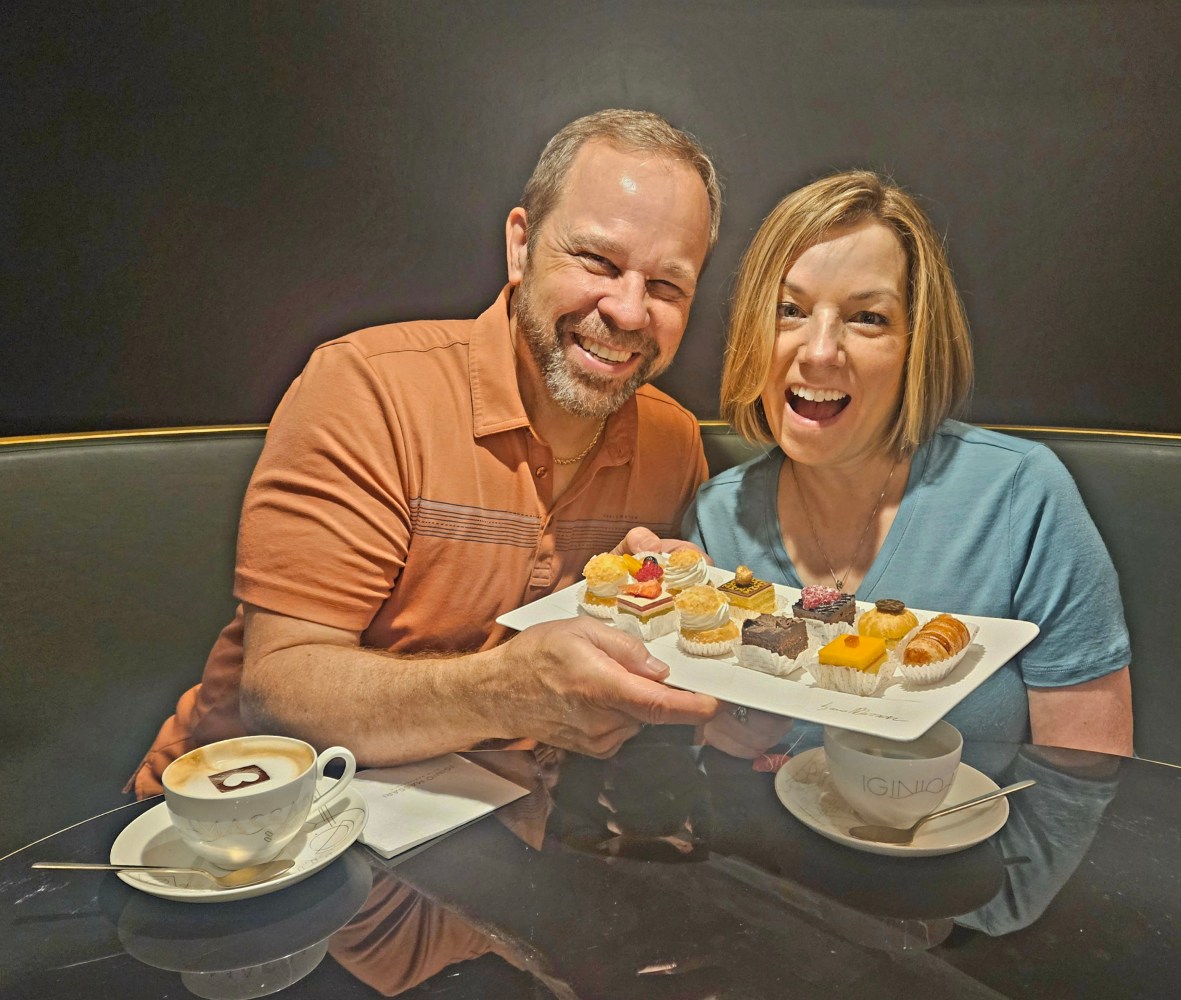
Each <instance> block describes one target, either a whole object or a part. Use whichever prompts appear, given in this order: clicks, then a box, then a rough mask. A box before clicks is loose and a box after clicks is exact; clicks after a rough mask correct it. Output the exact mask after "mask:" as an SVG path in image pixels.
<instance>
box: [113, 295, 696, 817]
mask: <svg viewBox="0 0 1181 1000" xmlns="http://www.w3.org/2000/svg"><path fill="white" fill-rule="evenodd" d="M508 292H509V290H508V289H507V288H506V289H505V290H504V291H503V292H502V293H501V295H500V297H499V298H498V299H497V300H496V302H495V303H494V304H493V305H492V306H491V308H489V309H488V310H487V311H486V312H484V313H483V315H481V316H480V317H479V318H478V319H476V320H441V321H424V322H414V323H397V324H390V325H386V326H378V327H372V328H370V329H367V330H361V331H359V332H357V333H353V334H349V335H348V336H346V337H342V338H340V339H339V340H334V341H331V342H329V343H327V344H324V345H322V346H321V347H319V348H317V350H316V351H315V352H313V354H312V357H311V359H310V361H309V362H308V365H307V367H306V368H305V369H304V371H303V373H302V374H301V375H300V376H299V378H298V379H296V381H295V382H294V383H293V384H292V386H291V388H290V389H289V390H288V391H287V394H286V395H285V396H284V398H283V400H282V402H281V403H280V404H279V408H278V410H277V411H276V412H275V416H274V419H273V420H272V422H271V425H270V429H269V430H268V432H267V439H266V444H265V446H264V448H263V451H262V455H261V456H260V458H259V461H258V465H257V466H256V467H255V470H254V475H253V476H252V478H251V481H250V485H249V487H248V488H247V490H246V498H245V502H244V504H243V508H242V521H241V524H240V528H239V534H238V557H237V568H236V572H235V587H234V593H235V596H236V597H237V598H238V599H239V600H241V601H244V602H247V603H250V604H254V605H257V606H259V607H262V608H266V609H268V610H271V611H275V612H278V613H280V614H285V615H289V616H291V617H294V618H302V619H305V620H307V621H313V622H318V623H320V624H324V625H330V626H334V627H336V628H342V629H349V630H360V631H361V632H362V639H361V641H362V644H363V645H365V646H368V647H370V648H378V649H387V650H390V651H392V652H394V653H422V652H469V651H474V650H479V649H487V648H488V647H490V646H494V645H496V644H498V643H500V642H502V641H503V640H504V639H505V638H506V637H507V635H508V634H509V630H507V629H504V628H503V627H501V626H499V625H497V624H495V619H496V617H497V616H498V615H500V614H503V613H504V612H506V611H510V610H512V609H513V608H516V607H519V606H521V605H522V604H527V603H529V602H530V601H534V600H536V599H537V598H539V597H544V596H545V595H546V594H549V593H551V592H553V591H555V590H558V589H560V588H562V587H565V586H568V585H569V584H571V583H574V582H575V581H576V580H578V579H579V578H580V576H581V570H582V567H583V565H584V564H585V563H586V560H587V559H588V558H590V556H592V555H594V554H595V553H596V552H603V551H606V550H609V549H611V548H613V547H614V546H615V545H616V544H617V543H618V542H619V540H620V539H621V538H622V537H623V536H624V534H626V532H627V530H628V529H629V528H631V527H633V526H635V525H646V526H648V527H649V528H651V529H652V530H653V531H654V532H656V533H657V534H658V535H661V536H668V535H674V534H676V533H677V532H678V531H679V527H680V518H681V513H682V511H683V510H684V508H685V506H686V505H687V504H688V502H689V500H690V499H691V497H692V496H693V494H694V493H695V492H696V490H697V487H698V486H699V485H700V484H701V483H702V482H703V481H704V480H705V478H706V464H705V456H704V453H703V452H702V447H701V437H700V432H699V430H698V426H697V420H696V418H695V417H694V416H693V414H691V413H690V412H689V411H688V410H686V409H685V408H684V407H682V406H680V405H679V404H678V403H676V402H675V401H674V400H673V399H671V398H670V397H668V396H666V395H665V394H664V393H662V392H660V391H659V390H657V389H654V388H652V387H650V386H644V387H643V388H641V389H640V390H639V391H638V392H637V393H636V395H635V396H634V397H633V398H632V399H631V400H629V401H628V402H627V403H626V404H625V405H624V406H623V407H622V408H621V409H620V410H619V411H618V412H616V413H615V414H613V415H612V416H611V417H610V419H609V420H608V421H607V425H606V428H605V429H604V431H603V438H602V441H601V442H600V444H599V446H598V448H596V449H595V452H594V454H593V455H592V456H590V457H589V458H588V459H587V460H586V461H584V462H583V464H582V467H581V468H580V469H579V471H578V473H577V475H576V477H575V479H574V480H573V482H571V484H570V485H569V487H568V488H567V489H566V491H565V492H564V493H563V494H562V495H561V496H560V497H559V498H558V499H557V500H556V501H555V500H554V497H553V490H552V483H553V468H554V466H553V453H552V452H551V451H550V448H549V446H548V445H547V444H545V443H544V442H543V441H541V440H539V439H538V438H537V437H536V436H535V435H534V434H533V431H532V429H531V427H530V425H529V419H528V417H527V416H526V414H525V407H524V404H523V403H522V402H521V396H520V392H519V391H518V388H517V381H516V377H515V370H516V369H515V359H514V355H513V348H512V342H511V339H510V333H509V311H508ZM390 669H397V663H396V661H391V666H390ZM241 670H242V612H241V609H239V611H238V615H237V617H236V618H235V620H234V621H233V622H231V623H230V625H228V626H227V627H226V629H225V630H224V631H223V632H222V634H221V636H220V637H219V639H218V641H217V643H216V645H215V646H214V648H213V650H212V652H211V653H210V656H209V660H208V661H207V663H206V665H205V672H204V675H203V677H202V681H201V683H200V684H199V685H197V686H196V687H194V688H192V689H191V690H189V691H187V692H186V693H185V694H184V695H182V696H181V699H180V701H179V703H178V705H177V710H176V714H175V715H173V716H171V717H170V718H169V719H168V720H167V721H166V722H165V723H164V726H163V727H162V728H161V730H160V733H159V735H158V736H157V737H156V741H155V743H154V744H153V746H152V749H151V750H150V751H149V753H148V755H147V757H145V759H144V761H143V763H142V764H141V765H140V768H139V769H138V771H137V773H136V774H135V775H134V776H133V779H132V784H134V788H135V791H136V792H137V794H139V795H140V796H141V797H142V796H144V795H149V794H155V793H156V792H158V791H159V790H160V784H159V776H160V774H161V773H162V772H163V769H164V767H165V766H167V764H168V763H169V762H170V761H172V760H173V759H174V758H176V757H177V756H179V755H180V754H182V753H185V752H187V751H188V750H190V749H192V748H193V747H194V746H198V745H201V744H204V743H209V742H212V741H214V740H218V739H225V738H227V737H229V736H234V735H239V734H242V733H244V732H245V729H244V726H243V724H242V720H241V717H240V715H239V711H238V682H239V679H240V676H241Z"/></svg>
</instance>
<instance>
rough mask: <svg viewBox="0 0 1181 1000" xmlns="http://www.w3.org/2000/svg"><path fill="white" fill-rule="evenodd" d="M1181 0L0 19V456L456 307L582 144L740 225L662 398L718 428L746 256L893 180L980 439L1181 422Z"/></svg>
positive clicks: (45, 14)
mask: <svg viewBox="0 0 1181 1000" xmlns="http://www.w3.org/2000/svg"><path fill="white" fill-rule="evenodd" d="M1179 43H1181V4H1176V3H1159V4H1129V3H1105V4H1094V5H1091V4H1081V3H1011V4H993V3H983V2H982V3H966V2H965V3H901V2H899V3H860V4H855V3H827V4H806V3H790V2H783V3H769V2H749V3H737V2H732V3H723V2H704V0H699V2H686V3H681V2H651V3H639V2H634V3H609V2H594V0H582V2H579V3H567V2H557V3H555V2H544V0H521V2H513V3H483V4H481V3H457V2H449V3H427V2H419V3H405V2H388V3H379V2H373V0H370V2H351V3H350V2H336V3H326V2H307V0H303V2H275V3H245V2H221V3H206V2H180V3H131V2H129V0H127V2H119V3H110V2H107V3H87V4H70V3H57V4H53V5H44V6H42V5H35V4H32V3H27V4H10V5H5V7H4V11H3V13H0V72H3V74H4V81H3V83H4V86H3V88H2V93H0V101H2V104H0V111H2V114H3V120H2V122H0V126H2V127H0V218H2V219H3V228H2V235H0V247H2V251H0V252H2V253H3V259H2V261H0V263H2V267H0V281H2V282H3V286H2V289H3V301H2V312H0V339H2V342H3V343H2V345H0V346H2V350H0V435H4V434H26V433H37V432H51V431H69V430H89V429H103V428H122V427H145V426H162V425H187V424H205V423H236V422H258V421H263V420H265V419H267V417H268V416H269V415H270V412H271V410H272V408H273V407H274V405H275V403H276V401H277V399H278V397H279V395H280V394H281V392H282V390H283V389H284V387H285V386H286V384H287V383H288V382H289V381H290V379H291V378H292V377H293V376H294V375H295V374H296V373H297V372H298V370H299V368H300V367H301V365H302V363H303V361H304V359H305V358H306V356H307V353H308V351H309V350H310V349H311V348H312V347H313V346H314V345H315V344H316V343H318V342H320V341H322V340H325V339H328V338H330V337H332V336H335V335H337V334H340V333H343V332H346V331H348V330H350V329H353V328H356V327H359V326H363V325H367V324H370V323H374V322H379V321H383V320H389V319H402V318H409V317H417V316H468V315H473V314H475V313H476V312H477V311H479V310H480V309H481V308H482V307H483V306H484V305H486V304H487V302H488V301H490V299H491V297H492V296H493V295H494V294H495V293H496V291H497V290H498V288H499V287H500V285H501V283H502V281H503V271H504V265H503V235H502V234H503V219H504V216H505V214H506V213H507V211H508V210H509V208H511V207H512V205H513V204H514V202H515V199H516V197H517V195H518V193H519V190H520V187H521V185H522V183H523V182H524V179H525V177H526V175H527V174H528V172H529V169H530V167H531V165H532V162H533V161H534V159H535V158H536V155H537V153H538V151H539V150H540V147H541V146H542V144H543V143H544V141H545V139H546V138H548V136H549V135H550V134H552V133H553V132H554V131H555V130H556V129H557V128H558V127H560V126H561V125H562V124H563V123H565V122H566V121H568V120H569V119H571V118H573V117H575V116H577V115H578V114H581V113H583V112H586V111H590V110H593V109H596V108H600V107H605V106H631V107H645V108H651V109H654V110H657V111H660V112H662V113H664V114H665V115H666V116H668V117H669V118H671V119H672V120H673V121H675V122H676V123H678V124H681V125H684V126H686V127H688V128H690V129H692V130H693V131H695V132H697V133H698V134H699V136H700V137H701V138H702V139H703V141H704V142H705V143H706V144H707V146H709V147H710V148H711V150H713V151H714V153H715V154H716V157H717V159H718V161H719V164H720V166H721V169H722V172H723V174H724V177H725V181H726V187H727V199H726V200H727V209H726V211H727V214H726V218H725V220H724V223H723V236H722V240H721V243H720V245H719V248H718V251H717V254H716V257H715V259H714V262H713V264H712V265H711V270H710V272H708V274H707V277H706V280H705V283H704V286H703V292H702V294H701V295H700V297H699V299H698V302H697V305H696V307H695V311H694V316H693V320H692V323H691V327H690V332H689V335H688V337H687V339H686V343H685V346H684V347H683V349H682V352H681V355H680V359H679V361H678V364H677V365H676V366H674V368H673V370H672V371H671V372H670V373H669V375H667V376H666V377H665V379H664V381H663V385H664V387H665V388H667V389H669V390H670V391H672V392H673V393H674V394H675V395H677V396H679V397H680V398H681V399H682V400H683V401H684V402H686V403H687V404H688V405H689V406H691V407H692V408H693V409H694V410H695V411H696V412H697V413H698V414H699V415H701V416H703V417H709V416H714V415H716V412H717V404H716V393H717V383H718V359H719V356H720V350H721V343H722V329H723V326H724V318H725V312H726V307H725V303H726V297H727V293H728V288H729V283H730V280H731V277H732V274H733V271H734V269H735V267H736V265H737V261H738V256H739V254H740V252H741V249H742V247H743V246H744V245H745V243H746V241H747V240H748V239H749V237H750V235H751V233H752V232H753V229H754V228H755V227H756V226H757V224H758V221H759V220H760V218H761V217H762V216H763V215H764V214H765V212H766V211H767V210H768V209H769V208H770V207H771V205H772V204H773V203H774V202H775V201H776V200H777V199H778V198H779V197H780V196H781V195H782V194H784V193H786V192H787V191H788V190H790V189H791V188H793V187H795V186H797V185H799V184H800V183H802V182H805V181H807V180H809V179H811V178H813V177H814V176H816V175H818V174H820V173H822V172H826V171H828V170H830V169H833V168H838V167H848V166H854V165H866V166H872V167H877V168H881V169H885V170H888V171H891V172H892V173H893V174H894V175H895V176H896V178H897V179H898V180H899V181H900V182H902V183H904V184H905V185H906V186H908V187H910V188H911V189H912V190H913V191H915V192H917V193H919V194H920V195H922V196H923V197H924V199H925V202H926V204H927V205H928V207H929V209H930V212H931V214H932V215H933V217H934V218H935V220H936V222H937V224H938V225H939V226H940V228H941V229H943V230H945V231H946V233H947V236H948V242H949V246H950V249H951V255H952V258H953V262H954V264H955V268H956V272H957V275H958V277H959V279H960V282H961V285H962V288H963V291H964V294H965V297H966V300H967V304H968V309H969V313H970V316H971V319H972V322H973V327H974V330H975V336H976V345H977V351H978V358H979V371H978V380H977V391H976V395H975V399H974V404H973V409H972V417H973V418H974V419H976V420H980V421H985V422H999V423H1041V424H1049V425H1057V426H1092V427H1109V428H1139V429H1146V430H1172V431H1176V430H1181V392H1179V389H1178V381H1179V380H1178V377H1177V373H1178V372H1179V371H1181V335H1178V333H1177V331H1176V330H1175V329H1174V327H1175V325H1176V321H1177V317H1178V316H1181V281H1179V280H1177V278H1176V273H1177V270H1178V263H1179V262H1181V253H1179V250H1181V246H1179V244H1181V235H1179V234H1181V198H1179V195H1178V184H1177V175H1178V168H1177V164H1178V163H1179V162H1181V88H1178V87H1177V85H1176V84H1175V82H1174V80H1173V77H1174V76H1175V72H1176V63H1177V58H1176V53H1177V49H1178V45H1179Z"/></svg>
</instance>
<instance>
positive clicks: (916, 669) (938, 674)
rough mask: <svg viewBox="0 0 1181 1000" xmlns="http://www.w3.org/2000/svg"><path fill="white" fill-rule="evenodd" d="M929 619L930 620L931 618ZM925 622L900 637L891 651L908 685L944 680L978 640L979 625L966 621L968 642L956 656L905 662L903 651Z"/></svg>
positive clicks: (904, 681)
mask: <svg viewBox="0 0 1181 1000" xmlns="http://www.w3.org/2000/svg"><path fill="white" fill-rule="evenodd" d="M927 620H928V621H930V619H927ZM924 624H926V623H925V622H919V624H918V627H916V628H912V629H911V630H910V631H909V632H907V633H906V635H904V636H903V637H902V638H901V639H899V640H898V645H897V646H895V647H894V649H893V650H892V651H891V652H890V659H892V660H893V661H894V663H895V664H896V666H897V668H898V676H899V677H900V678H902V683H903V684H905V685H906V686H907V687H924V686H925V685H927V684H935V683H937V682H938V681H941V680H943V678H944V677H946V676H947V675H948V674H950V673H951V672H952V671H953V670H955V668H956V666H957V665H958V664H959V662H960V660H962V659H963V658H964V654H965V653H967V651H968V650H969V649H971V648H972V643H974V642H975V641H976V633H977V632H979V631H980V627H979V626H977V625H970V624H968V622H964V625H965V626H967V629H968V644H967V645H966V646H965V647H964V648H963V649H961V650H960V651H959V652H958V653H956V654H955V655H954V656H949V657H948V658H947V659H946V660H939V661H938V662H937V663H920V664H915V665H909V664H906V663H903V662H902V651H903V650H904V649H906V644H907V643H908V642H910V640H911V639H913V638H914V637H915V636H916V635H918V634H919V629H921V628H922V627H923V625H924Z"/></svg>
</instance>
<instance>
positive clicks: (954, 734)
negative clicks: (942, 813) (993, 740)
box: [824, 721, 964, 827]
mask: <svg viewBox="0 0 1181 1000" xmlns="http://www.w3.org/2000/svg"><path fill="white" fill-rule="evenodd" d="M963 748H964V739H963V737H962V736H961V735H960V732H959V730H958V729H956V728H955V726H953V725H951V724H950V723H947V722H943V721H940V722H937V723H935V725H934V726H932V727H931V728H930V729H928V730H927V731H926V732H925V733H924V734H923V735H922V736H920V737H919V738H918V739H917V740H911V741H909V742H901V741H899V740H887V739H883V738H882V737H880V736H868V735H866V734H865V733H853V732H850V731H849V730H847V729H833V728H832V727H829V726H826V727H825V729H824V753H825V756H826V757H827V758H828V772H829V774H830V775H831V776H832V781H833V784H834V785H836V789H837V791H838V792H840V794H841V797H842V798H844V800H845V801H846V802H847V803H849V805H850V806H852V807H853V811H854V812H856V813H857V815H858V816H860V817H861V818H862V819H864V820H865V821H866V822H868V823H877V824H880V825H882V826H895V827H908V826H910V825H911V824H912V823H914V822H915V821H916V820H918V819H920V818H921V817H923V816H926V815H927V813H929V812H934V811H935V810H936V809H938V808H939V806H940V805H942V804H943V800H944V799H945V798H946V797H947V793H948V791H949V790H950V788H951V783H952V781H953V780H954V778H955V772H956V768H958V767H959V766H960V753H961V752H962V751H963Z"/></svg>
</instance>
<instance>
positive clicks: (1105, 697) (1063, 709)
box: [1028, 667, 1132, 757]
mask: <svg viewBox="0 0 1181 1000" xmlns="http://www.w3.org/2000/svg"><path fill="white" fill-rule="evenodd" d="M1028 691H1029V728H1030V733H1031V736H1032V740H1033V742H1034V743H1036V744H1040V745H1042V746H1055V747H1069V748H1071V749H1075V750H1098V751H1100V752H1101V753H1113V754H1120V755H1122V756H1124V757H1131V756H1132V682H1131V678H1130V676H1129V670H1128V668H1127V667H1124V668H1123V669H1121V670H1117V671H1115V672H1114V673H1110V674H1104V675H1103V676H1102V677H1096V678H1095V679H1094V680H1091V681H1085V682H1084V683H1082V684H1072V685H1070V686H1069V687H1060V688H1035V687H1031V688H1029V689H1028Z"/></svg>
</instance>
